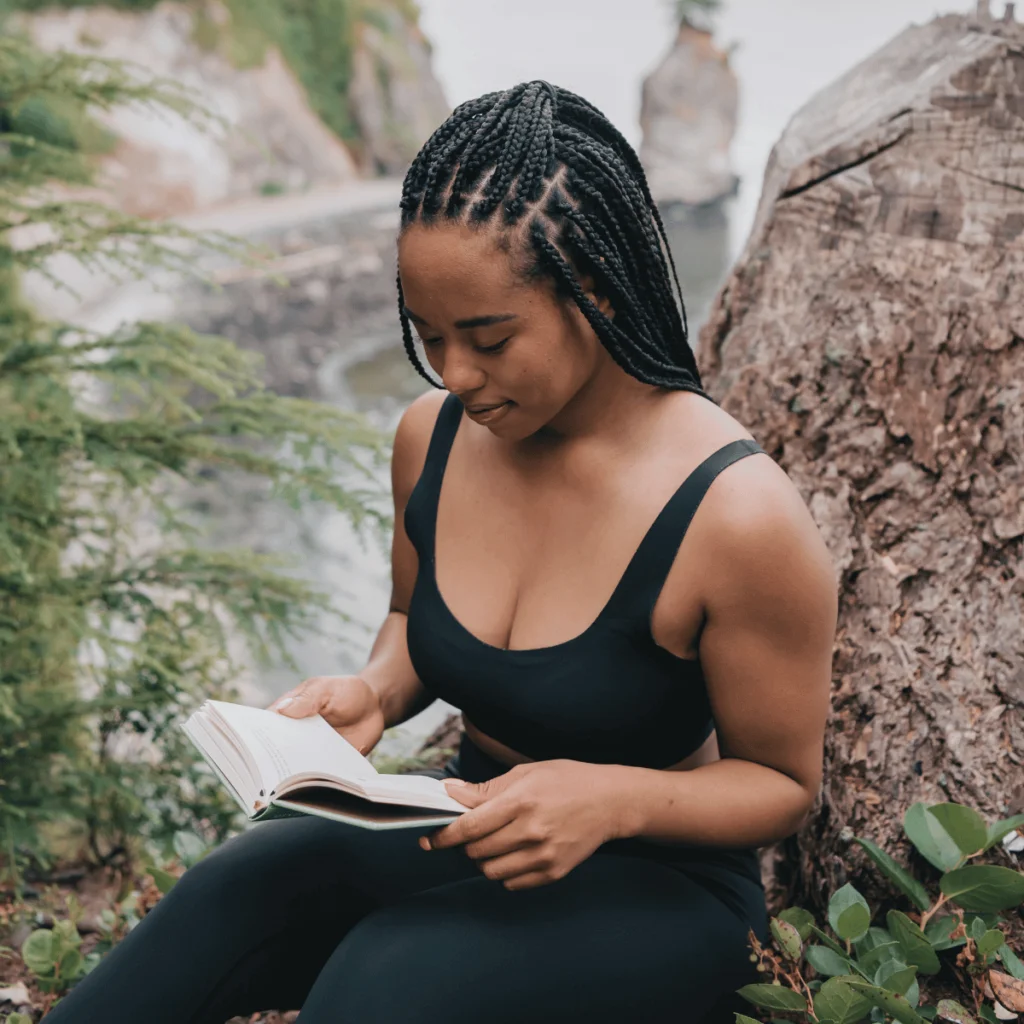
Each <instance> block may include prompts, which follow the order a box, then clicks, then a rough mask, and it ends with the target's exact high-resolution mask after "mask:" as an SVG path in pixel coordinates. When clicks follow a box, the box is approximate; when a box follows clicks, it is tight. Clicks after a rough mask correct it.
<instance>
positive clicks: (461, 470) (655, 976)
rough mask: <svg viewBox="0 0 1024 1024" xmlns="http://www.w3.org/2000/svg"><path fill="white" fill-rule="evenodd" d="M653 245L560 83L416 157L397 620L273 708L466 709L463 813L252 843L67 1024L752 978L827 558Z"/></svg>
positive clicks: (383, 1014) (822, 658) (664, 1011)
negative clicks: (734, 406)
mask: <svg viewBox="0 0 1024 1024" xmlns="http://www.w3.org/2000/svg"><path fill="white" fill-rule="evenodd" d="M663 240H664V230H663V227H662V224H661V221H660V218H659V216H658V213H657V210H656V209H655V206H654V204H653V202H652V200H651V196H650V192H649V190H648V188H647V183H646V180H645V178H644V174H643V171H642V169H641V167H640V164H639V161H638V159H637V157H636V154H635V153H634V151H633V150H632V149H631V148H630V146H629V145H628V144H627V143H626V141H625V140H624V139H623V138H622V136H621V135H620V134H619V133H618V132H617V131H616V130H615V129H614V128H613V127H612V126H611V125H610V124H609V123H608V122H607V121H606V120H605V118H604V117H603V116H602V115H601V114H600V112H598V111H597V110H596V109H595V108H594V107H593V106H591V105H590V104H589V103H587V102H586V101H585V100H583V99H581V98H580V97H578V96H575V95H574V94H572V93H570V92H567V91H565V90H563V89H560V88H557V87H555V86H552V85H550V84H548V83H546V82H540V81H537V82H529V83H524V84H522V85H519V86H517V87H516V88H514V89H510V90H507V91H505V92H501V93H491V94H488V95H486V96H482V97H480V98H479V99H476V100H473V101H471V102H469V103H465V104H463V105H462V106H460V107H459V108H458V109H457V110H456V111H455V112H454V113H453V114H452V116H451V118H450V119H449V120H448V121H446V122H445V123H444V124H443V125H442V126H441V127H440V128H439V129H438V130H437V131H436V132H435V133H434V135H433V136H432V137H431V139H430V140H429V141H428V142H427V144H426V145H425V146H424V147H423V149H422V151H421V152H420V154H419V155H418V157H417V158H416V160H415V162H414V163H413V165H412V167H411V169H410V170H409V173H408V175H407V177H406V181H405V187H404V190H403V195H402V227H401V232H400V237H399V278H398V287H399V309H400V315H401V319H402V326H403V332H404V337H405V344H406V348H407V350H408V352H409V356H410V358H411V359H412V361H413V363H414V364H415V365H416V366H417V368H418V369H419V371H420V373H422V374H423V375H424V376H425V377H426V378H427V379H428V380H431V381H432V382H433V380H432V377H431V376H430V372H429V371H428V370H427V369H426V368H425V367H424V366H423V364H422V362H421V360H420V358H419V356H418V349H417V346H416V344H415V343H414V340H413V336H412V331H411V328H410V323H411V324H414V325H415V327H416V331H417V333H418V334H419V338H420V342H421V344H422V346H423V351H424V353H425V358H426V362H427V363H428V364H429V366H430V370H432V371H433V372H434V374H436V375H437V376H438V377H439V378H440V381H441V384H442V386H443V390H442V391H438V392H432V393H427V394H426V395H424V396H423V397H421V398H419V399H417V400H416V401H415V402H413V403H412V404H411V405H410V407H409V408H408V410H407V411H406V413H405V414H404V416H403V417H402V420H401V423H400V425H399V427H398V431H397V434H396V437H395V443H394V455H393V474H392V479H393V490H394V499H395V531H394V545H393V563H392V574H393V594H392V600H391V608H390V612H389V614H388V616H387V618H386V619H385V621H384V624H383V626H382V627H381V630H380V633H379V635H378V637H377V640H376V643H375V644H374V646H373V650H372V653H371V656H370V659H369V662H368V664H367V666H366V668H365V669H364V670H363V671H362V672H360V673H359V674H358V675H355V676H344V677H317V678H313V679H308V680H306V681H305V682H303V683H302V684H301V685H300V686H298V687H296V688H295V690H293V691H291V693H290V694H288V695H286V696H285V697H283V698H281V699H280V700H278V701H276V702H275V703H274V704H272V705H271V708H272V709H273V710H275V711H278V712H280V713H281V714H284V715H289V716H293V717H303V716H306V715H311V714H314V713H317V712H319V713H320V714H322V715H323V716H324V717H325V718H326V719H327V721H328V722H330V723H331V724H332V725H333V726H334V727H335V728H336V729H337V730H338V731H339V732H340V733H341V734H342V735H343V736H345V737H346V738H347V739H348V740H350V741H351V742H352V743H353V744H354V745H355V746H356V747H358V748H359V749H360V750H361V751H362V752H363V753H368V752H369V751H370V750H372V749H373V747H374V745H375V744H376V743H377V741H378V740H379V739H380V737H381V734H382V732H383V730H384V729H385V728H386V727H388V726H392V725H395V724H397V723H400V722H402V721H404V720H405V719H407V718H409V717H410V716H411V715H413V714H415V713H416V712H418V711H419V710H421V709H422V708H423V707H425V706H426V705H427V704H428V703H429V702H430V701H431V700H433V699H434V698H435V697H437V696H441V697H443V698H445V699H447V700H449V701H451V702H453V703H454V704H456V705H457V706H459V707H460V708H461V709H462V710H463V713H464V714H463V717H464V723H465V733H464V737H463V739H462V742H461V747H460V751H459V753H458V755H457V756H456V757H455V758H453V759H452V760H451V761H450V762H449V763H448V764H447V765H446V766H445V768H444V770H443V771H442V772H440V773H439V775H440V777H443V778H445V779H449V780H450V782H449V783H446V785H448V788H449V789H450V791H451V792H452V794H453V796H455V797H456V799H458V800H460V801H461V802H462V803H464V804H465V805H466V806H467V808H469V809H468V810H467V811H466V813H464V814H463V815H461V816H460V817H459V819H458V820H457V821H455V822H453V823H451V824H449V825H446V826H445V827H443V828H439V829H432V830H427V831H426V833H424V834H422V835H419V836H418V835H417V834H414V833H412V832H409V831H404V830H398V831H393V832H384V833H374V832H367V831H363V830H360V829H354V828H348V827H345V826H341V825H339V824H337V823H336V822H330V821H324V820H322V819H319V818H294V819H287V820H281V821H272V822H266V823H263V824H260V825H257V826H254V827H252V828H250V829H249V830H247V831H246V832H244V833H242V834H241V835H239V836H236V837H234V838H232V839H231V840H229V841H228V842H226V843H224V844H223V845H222V846H220V847H219V848H218V849H217V850H215V851H214V852H213V853H211V854H210V855H209V856H207V857H206V858H205V859H204V860H203V861H202V862H201V863H199V864H197V865H196V866H194V867H192V868H191V869H190V870H189V871H187V872H186V873H185V875H184V876H183V877H182V878H181V880H180V881H179V882H178V883H177V884H176V885H175V886H174V888H173V889H172V890H171V892H170V893H169V894H168V895H167V896H165V897H164V899H163V900H162V901H161V902H160V903H159V904H158V905H157V906H156V907H155V909H154V910H153V911H152V912H151V913H150V914H149V915H148V916H147V917H146V918H145V919H144V920H143V921H142V922H141V923H140V924H139V926H138V927H137V928H136V929H135V930H134V931H133V932H132V933H131V934H130V935H129V936H128V937H127V938H126V939H125V940H124V941H123V942H122V943H121V944H120V945H119V946H118V947H117V948H116V949H115V950H114V951H113V952H112V953H110V954H109V955H108V957H107V958H106V959H105V960H104V961H103V962H102V963H101V964H100V966H99V967H98V968H97V969H96V970H95V971H94V972H93V973H92V974H91V975H89V976H88V977H87V978H86V979H84V980H83V981H82V982H81V983H80V984H79V986H78V987H77V988H76V989H75V990H74V991H73V992H72V993H71V994H70V995H69V996H68V997H67V998H66V999H65V1000H64V1001H63V1002H62V1003H61V1004H60V1005H58V1007H57V1008H56V1009H55V1011H54V1012H53V1014H52V1015H51V1020H52V1021H54V1022H55V1024H66V1022H71V1021H76V1022H77V1021H80V1022H83V1024H84V1022H86V1021H96V1022H100V1021H102V1022H103V1024H120V1022H124V1024H128V1022H132V1024H141V1022H145V1024H222V1022H223V1021H224V1020H225V1019H226V1018H227V1017H229V1016H232V1015H235V1014H248V1013H251V1012H253V1011H256V1010H261V1009H267V1008H275V1007H276V1008H289V1007H296V1006H301V1008H302V1009H301V1014H300V1017H299V1020H300V1021H301V1024H341V1022H345V1024H377V1022H385V1021H387V1022H403V1024H411V1022H423V1024H433V1022H440V1021H445V1022H451V1024H457V1022H463V1021H465V1022H469V1021H474V1022H477V1021H487V1022H489V1024H500V1022H509V1024H512V1022H515V1024H521V1022H523V1021H527V1020H528V1021H531V1022H532V1024H540V1022H545V1021H577V1020H578V1021H583V1022H588V1024H594V1022H603V1021H616V1022H621V1021H624V1020H628V1021H643V1022H660V1021H680V1020H687V1021H699V1020H700V1019H701V1018H702V1016H704V1015H706V1014H707V1012H708V1011H709V1009H710V1008H711V1007H713V1005H714V1004H715V1003H716V1002H717V1001H718V1000H719V999H720V997H721V996H722V995H723V994H727V993H730V992H731V991H733V990H734V989H735V988H736V987H737V986H738V985H740V984H743V983H744V982H745V981H747V980H750V979H749V975H750V972H751V970H752V968H751V964H750V961H749V949H748V946H747V940H748V932H749V931H750V930H751V929H752V930H753V931H754V932H755V933H756V934H758V935H759V936H761V937H763V936H764V934H765V930H766V919H765V906H764V894H763V889H762V887H761V879H760V875H759V871H758V860H757V856H756V848H757V847H758V846H761V845H764V844H767V843H772V842H774V841H776V840H778V839H781V838H783V837H785V836H788V835H790V834H792V833H793V832H795V831H796V830H797V829H798V828H799V827H800V825H801V823H802V822H803V821H804V820H805V818H806V816H807V814H808V812H809V810H810V808H811V806H812V804H813V802H814V800H815V796H816V794H817V791H818V787H819V784H820V766H821V758H822V738H823V730H824V723H825V718H826V713H827V709H828V693H829V679H830V665H831V652H832V640H833V633H834V629H835V620H836V593H835V578H834V574H833V570H832V566H831V562H830V559H829V557H828V553H827V551H826V548H825V546H824V544H823V542H822V540H821V538H820V536H819V534H818V531H817V529H816V528H815V525H814V523H813V521H812V519H811V517H810V515H809V513H808V511H807V509H806V507H805V505H804V503H803V501H802V500H801V499H800V497H799V495H798V493H797V492H796V490H795V488H794V487H793V485H792V484H791V482H790V481H789V479H788V478H787V477H786V475H785V474H784V473H783V472H782V470H781V469H780V468H779V467H778V466H777V465H776V464H775V463H774V462H773V461H772V460H771V459H770V458H768V457H766V456H765V457H762V456H763V455H764V453H763V452H762V451H761V450H760V448H759V447H758V446H757V444H756V443H755V442H754V441H753V439H752V438H751V436H750V434H749V433H748V432H747V431H746V430H745V429H744V428H743V427H742V426H741V425H740V424H739V423H737V422H736V421H735V420H734V419H733V418H732V417H731V416H729V415H728V414H727V413H726V412H724V411H723V410H722V409H721V408H719V407H718V406H717V405H716V404H715V402H714V401H713V400H711V399H710V398H709V397H708V396H707V395H706V394H705V392H704V391H703V389H702V387H701V381H700V376H699V374H698V371H697V367H696V364H695V362H694V358H693V354H692V352H691V350H690V348H689V345H688V342H687V330H686V322H685V318H684V314H683V312H682V309H681V305H677V303H676V300H675V294H674V292H673V290H672V285H671V282H672V281H673V280H674V279H675V270H674V266H673V265H672V261H671V257H670V256H669V255H668V247H667V242H666V243H665V248H664V250H663V248H662V245H661V242H662V241H663ZM676 288H677V289H678V281H676ZM748 456H756V457H748ZM442 485H443V486H442ZM691 520H692V522H691ZM428 851H429V852H428ZM730 1019H731V1015H730Z"/></svg>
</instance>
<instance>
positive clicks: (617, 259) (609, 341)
mask: <svg viewBox="0 0 1024 1024" xmlns="http://www.w3.org/2000/svg"><path fill="white" fill-rule="evenodd" d="M401 211H402V221H401V230H403V231H404V230H405V229H406V228H407V227H408V226H409V225H410V224H413V223H415V222H422V223H424V224H431V223H435V222H436V221H437V220H438V219H439V218H442V219H444V220H447V221H457V222H461V223H465V224H470V225H473V226H477V225H484V224H491V225H494V226H497V227H498V229H499V235H498V241H499V244H500V246H501V247H502V248H503V249H505V250H506V251H513V249H514V247H515V249H514V251H515V252H516V255H517V259H518V265H517V267H518V269H519V270H520V271H521V272H522V274H523V276H524V277H525V278H526V280H528V281H532V280H536V279H538V278H541V277H550V278H551V279H553V281H554V283H555V287H556V290H557V292H558V294H560V295H564V296H569V297H571V298H572V299H573V300H574V301H575V303H576V305H577V306H578V307H579V309H580V310H581V312H582V313H583V315H584V316H585V317H586V318H587V321H588V322H589V323H590V325H591V326H592V327H593V329H594V331H595V333H596V334H597V336H598V338H599V339H600V340H601V343H602V344H603V345H604V346H605V348H606V349H607V350H608V352H609V353H610V354H611V356H612V358H613V359H615V361H616V363H618V365H619V366H620V367H622V369H623V370H625V371H626V372H627V373H629V374H631V375H632V376H633V377H636V378H637V379H638V380H642V381H644V382H645V383H647V384H652V385H655V386H657V387H664V388H671V389H674V390H687V391H695V392H697V393H699V394H702V395H704V396H705V397H710V396H708V395H707V394H706V392H705V391H704V389H703V386H702V383H701V379H700V373H699V371H698V370H697V364H696V361H695V359H694V356H693V351H692V349H691V348H690V344H689V329H688V325H687V321H686V307H685V304H684V302H683V296H682V291H681V289H680V287H679V277H678V274H677V273H676V267H675V261H674V260H673V259H672V253H671V250H670V248H669V244H668V239H667V237H666V235H665V226H664V224H663V222H662V219H661V215H660V214H659V212H658V208H657V206H656V205H655V203H654V200H653V199H652V197H651V192H650V188H649V186H648V184H647V176H646V175H645V174H644V170H643V167H642V165H641V163H640V159H639V157H638V156H637V154H636V151H635V150H634V149H633V147H632V146H630V144H629V143H628V142H627V141H626V139H625V138H624V137H623V136H622V134H621V133H620V132H619V131H618V130H617V129H616V128H615V127H614V126H613V125H612V124H611V123H610V122H609V121H608V120H607V118H606V117H605V116H604V115H603V114H602V113H601V112H600V111H599V110H598V109H597V108H596V107H594V106H593V105H592V104H590V103H588V102H587V101H586V100H585V99H583V98H582V97H580V96H577V95H575V94H574V93H571V92H569V91H568V90H566V89H562V88H560V87H558V86H555V85H551V84H550V83H549V82H544V81H539V80H538V81H532V82H523V83H521V84H519V85H517V86H515V87H514V88H511V89H506V90H504V91H501V92H490V93H487V94H486V95H484V96H480V97H478V98H477V99H474V100H470V101H469V102H467V103H463V104H461V105H460V106H458V107H457V108H456V109H455V111H454V112H453V113H452V115H451V116H450V117H449V118H448V120H447V121H445V122H444V123H443V124H442V125H441V126H440V127H439V128H438V129H437V130H436V131H435V132H434V133H433V135H431V137H430V138H429V139H428V140H427V142H426V144H425V145H424V146H423V148H422V149H421V150H420V152H419V153H418V154H417V156H416V158H415V160H413V162H412V165H411V166H410V168H409V171H408V173H407V174H406V177H405V181H404V183H403V186H402V201H401ZM577 272H578V273H579V274H583V275H590V276H592V277H593V279H594V281H595V288H596V290H597V291H598V292H599V293H600V294H601V295H604V296H607V297H608V298H609V299H610V300H611V303H612V306H613V307H614V309H615V318H614V319H611V318H609V317H607V316H605V315H604V314H603V313H602V312H601V311H600V310H599V309H598V308H597V306H596V305H594V303H593V302H591V301H590V299H589V298H588V297H587V295H586V293H585V292H584V291H583V288H582V287H581V285H580V283H579V277H578V273H577ZM673 283H674V284H675V292H673V290H672V285H673ZM676 295H678V297H679V301H678V304H677V303H676ZM404 305H405V300H404V296H403V295H402V282H401V278H400V277H399V279H398V309H399V317H400V319H401V323H402V337H403V340H404V342H405V349H406V352H407V353H408V355H409V358H410V360H411V361H412V363H413V365H414V366H415V367H416V369H417V371H418V372H419V373H420V375H421V376H422V377H423V378H424V379H425V380H427V381H429V382H430V383H431V384H433V385H435V386H437V387H439V386H441V385H438V384H437V382H435V381H434V380H432V379H431V377H430V375H429V374H428V372H427V370H426V368H425V367H424V366H423V364H422V363H421V362H420V360H419V358H418V357H417V354H416V349H415V346H414V345H413V336H412V329H411V326H410V324H409V321H408V319H407V318H406V316H405V314H404V312H403V309H404Z"/></svg>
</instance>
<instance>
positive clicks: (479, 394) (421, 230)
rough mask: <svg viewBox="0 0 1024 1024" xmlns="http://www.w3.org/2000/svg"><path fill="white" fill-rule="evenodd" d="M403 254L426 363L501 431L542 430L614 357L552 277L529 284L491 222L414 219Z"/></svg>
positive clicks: (477, 416) (507, 434)
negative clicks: (426, 222) (470, 224)
mask: <svg viewBox="0 0 1024 1024" xmlns="http://www.w3.org/2000/svg"><path fill="white" fill-rule="evenodd" d="M398 263H399V274H400V277H401V280H402V291H403V294H404V296H405V306H406V310H405V312H406V315H407V316H408V317H409V320H410V321H411V322H412V325H413V327H414V329H415V331H416V332H417V334H418V335H419V337H420V340H421V341H422V343H423V349H424V354H425V358H426V361H427V363H428V364H429V365H430V367H431V369H432V370H433V371H434V373H435V374H436V375H437V376H438V377H440V379H441V381H442V383H443V384H444V386H445V388H446V389H447V390H448V391H450V392H452V393H453V394H455V395H457V396H458V397H459V398H460V399H461V400H462V403H463V405H464V406H465V407H466V412H467V414H468V415H470V416H471V417H472V418H473V419H474V420H476V421H477V422H478V423H482V424H485V425H486V426H487V427H488V428H489V429H490V430H491V431H492V432H493V433H494V434H496V435H499V436H501V437H503V438H507V439H509V440H521V439H522V438H525V437H528V436H530V435H531V434H533V433H535V432H536V431H537V430H539V429H540V428H541V427H543V426H544V425H545V424H546V423H548V422H550V421H551V420H552V419H553V418H554V417H555V416H557V415H558V413H559V412H560V411H561V410H562V409H563V408H564V407H565V406H566V405H567V404H568V403H569V402H570V401H571V400H572V398H573V397H574V396H575V395H576V393H577V392H578V391H579V390H580V388H582V387H583V386H584V385H585V384H586V383H587V382H588V381H589V380H590V379H592V378H593V376H594V375H595V374H596V373H597V372H598V371H599V370H600V369H601V368H602V367H604V366H605V365H606V364H608V363H613V361H612V360H611V357H610V356H609V355H608V353H607V351H606V349H605V348H604V346H603V345H602V344H601V342H600V340H599V339H598V337H597V335H596V334H595V333H594V330H593V328H592V327H591V326H590V324H589V323H588V322H587V320H586V318H585V317H584V316H583V314H582V313H581V312H580V311H579V309H578V308H577V306H576V304H575V303H574V302H572V301H569V302H565V301H560V300H558V299H557V298H556V297H555V292H554V286H553V284H552V283H551V282H550V281H547V280H544V281H539V282H536V283H534V284H524V283H523V282H522V281H521V280H520V279H519V278H518V277H517V276H516V275H515V273H514V272H513V268H512V266H511V263H510V257H509V255H508V254H507V253H505V252H503V251H502V250H500V249H499V248H498V247H497V245H496V244H495V242H494V236H493V234H492V232H491V229H489V228H487V227H484V228H470V227H467V226H465V225H462V224H453V223H443V224H438V225H432V226H424V225H422V224H412V225H410V226H409V227H408V228H407V229H406V230H405V231H404V232H403V234H402V236H401V238H400V239H399V242H398ZM588 283H589V282H585V283H584V289H585V290H586V287H587V284H588ZM592 299H593V301H595V303H596V304H597V305H598V308H600V309H602V310H603V311H604V312H605V313H606V315H609V316H611V315H612V312H611V309H610V307H609V305H608V303H607V301H604V300H600V301H599V300H597V299H596V298H593V297H592ZM613 365H614V364H613ZM495 406H497V407H498V408H491V409H490V411H485V410H486V409H487V408H488V407H495Z"/></svg>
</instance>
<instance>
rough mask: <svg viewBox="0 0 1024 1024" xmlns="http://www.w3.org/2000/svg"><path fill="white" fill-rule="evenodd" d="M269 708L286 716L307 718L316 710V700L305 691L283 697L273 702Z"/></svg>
mask: <svg viewBox="0 0 1024 1024" xmlns="http://www.w3.org/2000/svg"><path fill="white" fill-rule="evenodd" d="M267 710H268V711H276V712H278V713H279V714H282V715H284V716H285V717H286V718H307V717H308V716H310V715H312V714H315V712H316V708H315V701H313V700H312V699H311V697H310V695H309V694H308V693H306V692H305V691H303V692H301V693H293V694H291V695H290V696H288V697H282V698H281V699H280V700H278V701H275V702H274V703H273V704H271V705H270V707H269V708H267Z"/></svg>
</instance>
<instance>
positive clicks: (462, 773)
mask: <svg viewBox="0 0 1024 1024" xmlns="http://www.w3.org/2000/svg"><path fill="white" fill-rule="evenodd" d="M508 770H509V766H508V765H506V764H504V763H502V762H501V761H498V760H497V759H496V758H494V757H491V755H490V754H488V753H487V752H486V751H484V750H481V749H480V747H478V746H477V745H476V744H475V743H474V742H473V740H472V739H471V738H470V737H469V735H468V733H466V732H465V731H463V733H462V737H461V739H460V741H459V750H458V753H456V754H455V755H454V757H452V758H451V759H450V760H449V761H448V763H447V764H446V765H445V768H444V771H445V774H446V775H447V776H453V775H454V776H456V777H457V778H461V779H465V780H466V781H467V782H487V781H488V780H490V779H493V778H497V776H499V775H504V774H505V772H507V771H508ZM598 849H599V850H600V851H601V852H604V853H623V854H629V855H632V856H638V857H644V858H646V859H648V860H654V861H658V862H660V863H668V864H674V865H677V866H679V867H690V868H693V869H695V870H697V869H699V868H700V867H701V866H708V867H711V868H713V869H715V870H717V869H720V868H724V869H726V870H730V871H734V872H736V873H738V874H740V875H742V876H744V877H745V878H748V879H750V880H751V881H754V882H756V883H757V884H758V885H761V867H760V860H759V857H758V853H757V849H756V848H754V847H724V846H696V845H684V844H679V843H652V842H648V841H647V840H645V839H642V838H640V837H639V836H630V837H628V838H624V839H612V840H609V841H608V842H606V843H603V844H602V845H601V846H600V847H599V848H598Z"/></svg>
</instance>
